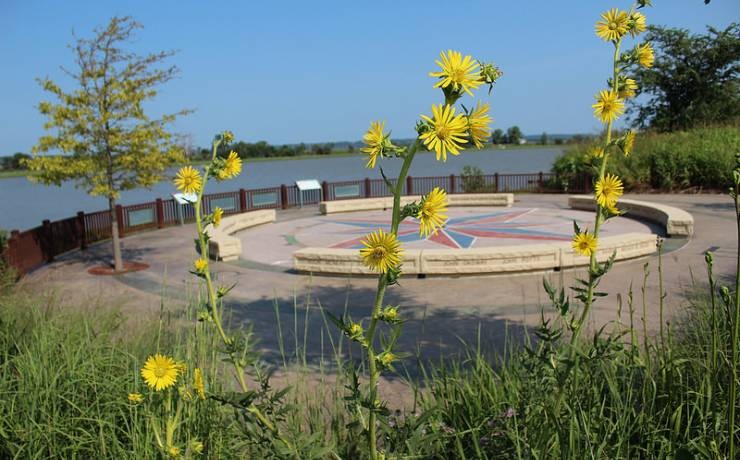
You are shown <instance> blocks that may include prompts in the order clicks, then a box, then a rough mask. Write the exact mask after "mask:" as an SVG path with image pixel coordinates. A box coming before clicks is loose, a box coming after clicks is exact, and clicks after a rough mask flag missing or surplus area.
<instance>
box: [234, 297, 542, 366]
mask: <svg viewBox="0 0 740 460" xmlns="http://www.w3.org/2000/svg"><path fill="white" fill-rule="evenodd" d="M374 297H375V290H374V289H368V288H358V287H355V286H351V285H348V286H346V287H343V288H342V287H329V286H320V287H316V286H314V287H310V288H308V289H307V290H306V291H305V292H302V293H300V295H299V296H297V297H295V298H294V297H279V298H274V299H272V298H262V299H260V300H257V301H241V300H240V299H238V298H234V297H231V298H229V299H228V300H227V302H226V308H227V310H228V315H229V326H230V327H232V328H240V327H251V328H252V331H253V333H254V335H255V338H256V339H257V340H258V344H257V348H258V350H259V351H260V354H261V356H260V357H261V359H262V360H264V361H265V362H266V363H268V364H270V365H273V366H277V367H279V366H284V365H286V364H287V365H290V364H299V365H305V366H307V367H309V368H316V369H318V368H319V367H321V368H323V369H327V368H328V369H333V370H336V369H337V368H338V366H337V363H338V362H340V361H347V360H350V361H353V362H355V363H358V364H359V362H360V360H361V358H362V352H361V349H360V347H359V346H358V345H357V344H356V343H353V342H350V341H349V340H348V339H347V338H346V337H344V336H343V334H341V333H340V332H339V330H338V328H337V326H336V325H335V324H333V323H332V322H331V320H330V319H329V317H328V316H327V315H326V314H325V312H329V313H331V314H332V315H334V316H336V317H342V316H344V315H346V316H347V317H349V318H351V319H352V321H356V322H361V323H362V325H363V327H365V328H367V327H368V324H369V321H370V313H371V306H372V304H373V300H374ZM385 304H386V305H398V306H400V308H399V313H400V315H401V317H402V318H403V319H404V320H405V322H404V324H403V326H402V328H403V330H402V333H401V336H400V338H399V339H398V341H397V343H396V346H395V348H394V353H396V354H406V355H407V356H406V357H405V358H404V359H403V361H402V362H401V363H398V365H397V366H396V367H397V369H399V370H401V369H403V371H402V373H403V374H404V375H403V377H410V378H414V379H416V378H417V377H420V376H421V375H420V372H421V369H422V365H426V364H428V363H430V362H440V361H441V360H443V359H444V360H445V361H447V360H450V359H454V358H464V357H465V355H466V352H467V351H469V350H470V349H471V348H472V349H476V348H477V349H480V350H481V351H482V352H483V351H485V352H486V353H487V354H488V353H490V354H502V353H504V350H505V348H506V347H508V346H514V347H516V346H518V345H521V344H522V343H523V342H524V339H525V335H526V334H527V333H528V332H529V331H528V330H527V329H526V327H525V326H523V325H521V324H518V323H512V322H511V320H506V319H503V317H502V315H499V314H497V312H496V311H490V310H489V309H486V310H481V309H470V308H466V309H465V310H461V309H458V308H456V307H455V306H454V305H450V306H446V307H441V308H440V307H435V308H434V309H427V308H426V307H425V306H424V305H419V304H414V303H413V301H411V300H410V299H409V298H406V297H404V296H403V294H402V292H401V290H399V289H392V288H391V289H389V291H388V293H387V295H386V298H385ZM388 334H389V328H388V327H387V325H385V324H381V327H380V334H378V335H384V336H386V337H388ZM378 343H379V342H378ZM387 377H388V378H389V379H393V378H400V377H401V375H398V374H396V375H393V374H388V375H387Z"/></svg>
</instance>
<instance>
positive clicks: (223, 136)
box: [221, 131, 234, 144]
mask: <svg viewBox="0 0 740 460" xmlns="http://www.w3.org/2000/svg"><path fill="white" fill-rule="evenodd" d="M221 139H222V140H223V141H224V142H225V143H227V144H231V141H233V140H234V133H232V132H231V131H224V132H223V133H222V134H221Z"/></svg>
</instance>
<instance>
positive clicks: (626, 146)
mask: <svg viewBox="0 0 740 460" xmlns="http://www.w3.org/2000/svg"><path fill="white" fill-rule="evenodd" d="M635 137H636V135H635V132H634V131H631V130H630V131H628V132H627V134H625V135H624V138H623V139H622V141H621V142H620V144H619V145H620V146H621V147H622V151H623V152H624V155H625V156H629V154H630V153H632V149H633V148H634V146H635Z"/></svg>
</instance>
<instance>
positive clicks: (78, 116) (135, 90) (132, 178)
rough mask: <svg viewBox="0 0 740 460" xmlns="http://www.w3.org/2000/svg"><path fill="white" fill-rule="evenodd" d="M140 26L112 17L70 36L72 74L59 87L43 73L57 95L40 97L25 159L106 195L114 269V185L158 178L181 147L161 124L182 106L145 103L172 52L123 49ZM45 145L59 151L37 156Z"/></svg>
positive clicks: (55, 179) (120, 187)
mask: <svg viewBox="0 0 740 460" xmlns="http://www.w3.org/2000/svg"><path fill="white" fill-rule="evenodd" d="M139 28H141V25H140V24H139V23H137V22H136V21H134V20H133V19H132V18H130V17H114V18H112V19H111V20H110V22H109V24H108V25H107V26H106V27H105V28H102V29H96V30H95V32H94V36H93V37H92V38H91V39H84V38H79V39H77V38H76V42H75V44H74V45H72V46H71V49H72V50H73V51H74V53H75V67H74V70H66V69H65V72H66V73H67V74H68V75H69V76H70V77H71V78H72V79H73V80H74V81H75V83H76V85H77V87H76V88H75V89H73V90H72V91H65V90H63V89H62V88H61V87H60V86H59V85H58V84H56V83H55V82H53V81H51V80H50V79H48V78H44V79H39V83H40V84H41V86H42V87H43V88H44V90H46V91H48V92H49V93H51V94H52V95H53V96H56V98H57V101H56V102H48V101H44V102H41V103H40V104H39V111H40V112H41V114H42V115H44V116H45V117H46V118H47V121H46V123H45V124H44V128H45V129H47V130H50V131H51V132H52V133H51V134H47V135H44V136H42V137H41V138H40V139H39V141H38V144H37V145H36V146H35V147H34V148H33V153H34V158H33V159H31V160H29V161H27V166H28V167H29V169H31V170H32V171H37V172H38V173H39V175H38V176H37V177H36V180H39V181H41V182H43V183H45V184H54V185H61V183H62V182H63V181H74V182H75V184H76V186H77V187H80V188H84V189H85V190H86V191H87V193H89V194H91V195H94V196H102V197H105V198H107V199H108V207H109V210H110V216H111V235H112V237H113V238H112V239H113V259H114V265H115V269H116V270H121V269H122V268H123V260H122V258H121V245H120V241H119V234H118V221H117V218H116V212H115V207H116V200H117V199H118V197H119V195H120V192H121V191H124V190H130V189H134V188H139V187H151V186H152V185H154V184H156V183H157V182H159V181H160V180H162V179H163V177H164V173H165V170H166V168H167V167H169V166H171V165H172V164H174V163H176V162H178V161H182V159H183V154H182V151H181V149H180V148H178V147H177V146H176V145H175V143H174V142H173V139H172V136H171V134H169V133H168V132H167V131H166V130H165V128H166V125H168V124H169V123H171V122H172V121H174V120H175V118H176V117H177V116H180V115H184V114H186V113H188V111H186V110H182V111H180V112H177V113H174V114H168V115H163V116H162V117H160V118H156V119H155V118H150V117H149V116H147V115H146V114H145V113H144V107H143V104H144V103H145V102H147V101H149V100H151V99H152V98H154V96H155V95H156V94H157V90H156V88H157V86H159V85H161V84H162V83H165V82H167V81H168V80H170V79H172V78H173V77H174V76H175V75H176V74H177V73H178V69H177V67H175V66H164V67H163V66H162V63H163V61H165V60H166V59H167V58H169V57H171V56H172V55H173V52H171V51H163V52H157V53H152V54H147V55H143V56H140V55H136V54H134V53H131V52H128V51H126V50H124V49H123V48H121V45H122V44H125V43H126V42H129V41H130V40H131V39H132V38H133V34H134V32H135V30H136V29H139ZM43 152H59V153H61V154H62V155H55V156H41V155H38V154H39V153H43Z"/></svg>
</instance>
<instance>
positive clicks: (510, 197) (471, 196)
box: [319, 193, 514, 214]
mask: <svg viewBox="0 0 740 460" xmlns="http://www.w3.org/2000/svg"><path fill="white" fill-rule="evenodd" d="M420 199H421V196H420V195H409V196H402V197H401V206H403V205H406V204H408V203H412V202H414V201H419V200H420ZM447 202H448V205H449V206H511V205H512V204H514V194H513V193H463V194H454V195H447ZM392 207H393V197H390V196H389V197H380V198H355V199H352V200H335V201H322V202H321V203H319V211H320V212H321V214H334V213H338V212H352V211H375V210H379V209H381V210H385V209H390V208H392Z"/></svg>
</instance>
